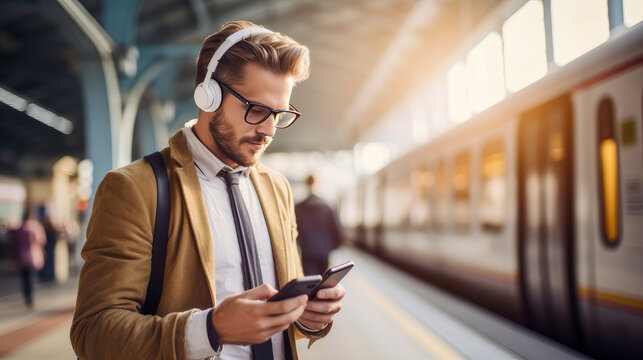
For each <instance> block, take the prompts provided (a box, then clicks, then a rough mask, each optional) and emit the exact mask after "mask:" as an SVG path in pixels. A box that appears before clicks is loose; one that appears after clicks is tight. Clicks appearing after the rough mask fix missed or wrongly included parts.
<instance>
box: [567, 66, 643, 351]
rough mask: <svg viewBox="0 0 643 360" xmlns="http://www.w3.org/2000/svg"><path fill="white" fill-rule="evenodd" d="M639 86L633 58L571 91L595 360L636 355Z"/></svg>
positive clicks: (641, 185)
mask: <svg viewBox="0 0 643 360" xmlns="http://www.w3.org/2000/svg"><path fill="white" fill-rule="evenodd" d="M642 84H643V58H641V57H639V58H638V60H637V62H635V63H632V65H631V66H630V67H623V68H621V71H619V72H614V73H613V74H612V76H610V77H606V78H603V79H601V81H598V82H596V83H592V84H590V86H587V87H585V88H582V89H580V90H579V91H576V92H575V94H574V104H575V108H574V109H575V114H577V115H578V116H577V118H576V124H577V129H579V130H580V131H578V133H577V134H576V136H577V149H578V152H577V154H578V155H579V156H578V159H579V162H578V163H577V166H576V169H577V174H578V178H577V181H576V182H577V188H579V189H581V191H580V192H577V194H578V195H579V196H578V199H577V205H576V206H577V213H576V216H577V222H576V224H577V226H576V229H577V230H578V231H577V234H578V236H577V239H578V242H579V250H580V251H579V253H578V255H579V257H578V259H579V260H580V261H581V262H582V263H579V267H578V269H579V275H580V276H579V277H578V279H579V283H578V294H579V308H580V310H581V315H582V317H581V320H582V321H583V323H582V324H583V329H587V330H586V336H587V339H588V341H587V342H588V345H589V349H588V350H590V352H591V354H592V355H595V356H597V357H599V358H618V359H640V358H641V354H643V341H641V334H643V236H641V234H642V233H643V130H642V129H643V119H642V116H643V86H642ZM583 263H584V264H583Z"/></svg>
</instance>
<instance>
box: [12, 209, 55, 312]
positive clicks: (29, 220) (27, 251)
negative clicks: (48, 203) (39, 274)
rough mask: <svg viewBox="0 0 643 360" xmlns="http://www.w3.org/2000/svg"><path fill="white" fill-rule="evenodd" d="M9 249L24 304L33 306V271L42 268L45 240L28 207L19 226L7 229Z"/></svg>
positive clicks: (42, 231)
mask: <svg viewBox="0 0 643 360" xmlns="http://www.w3.org/2000/svg"><path fill="white" fill-rule="evenodd" d="M7 237H8V239H9V249H10V255H11V258H12V259H13V261H14V264H15V266H16V268H18V270H19V271H20V279H21V283H22V287H21V289H22V295H23V297H24V299H25V304H26V305H27V306H28V307H33V281H34V272H36V271H38V270H40V269H42V268H43V266H44V264H45V251H44V250H43V247H44V246H45V242H46V240H47V238H46V235H45V229H44V227H43V226H42V225H41V224H40V222H38V220H36V219H34V218H33V217H32V215H31V211H30V209H29V207H28V206H27V208H26V209H25V213H24V216H23V218H22V224H21V225H20V227H19V228H17V229H14V230H9V232H8V234H7Z"/></svg>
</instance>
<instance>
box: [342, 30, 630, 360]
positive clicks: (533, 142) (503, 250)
mask: <svg viewBox="0 0 643 360" xmlns="http://www.w3.org/2000/svg"><path fill="white" fill-rule="evenodd" d="M642 113H643V26H642V25H641V24H638V25H636V26H633V27H631V28H630V29H628V30H627V31H622V32H620V33H618V34H616V35H612V36H611V37H610V39H609V40H608V41H606V42H605V43H603V44H602V45H600V46H598V47H596V48H595V49H593V50H591V51H589V52H588V53H586V54H584V55H583V56H580V57H579V58H577V59H575V60H573V61H571V62H569V63H568V64H566V65H565V66H562V67H560V68H558V69H556V70H555V71H549V72H548V73H547V74H546V75H545V76H544V77H542V78H541V79H540V80H537V81H536V82H534V83H532V84H531V85H529V86H527V87H525V88H523V89H521V90H520V91H516V92H514V93H511V94H509V95H508V96H506V97H505V98H504V99H503V100H501V101H499V102H497V103H496V104H494V105H493V106H491V107H489V108H487V109H486V110H484V111H481V112H479V113H477V114H474V115H473V116H472V117H471V118H470V119H468V120H467V121H465V122H463V123H461V124H458V125H457V126H455V127H453V128H452V129H450V130H448V131H446V132H445V133H443V134H442V135H440V136H437V137H436V138H434V139H431V140H430V141H428V142H427V143H425V144H422V145H420V146H418V147H416V148H415V149H413V150H411V151H409V152H407V153H406V154H404V155H402V156H400V157H398V158H396V159H395V160H394V161H392V162H390V163H389V164H387V165H386V166H384V167H383V168H382V169H380V170H379V171H377V172H376V173H374V174H371V175H368V176H363V177H361V178H360V179H359V180H358V181H357V182H356V184H355V185H354V186H351V187H350V188H349V189H347V190H346V191H345V192H344V193H343V195H342V196H341V198H340V201H339V203H338V212H339V217H340V221H341V222H342V224H343V226H344V229H345V236H346V240H347V241H348V242H350V243H353V244H355V245H357V246H359V247H361V248H363V249H365V250H367V251H370V252H372V253H374V254H376V255H377V256H380V257H382V258H384V259H386V260H388V261H391V262H393V263H395V264H397V265H399V266H401V267H404V268H406V269H408V270H410V271H413V272H415V273H417V274H419V275H421V276H423V277H425V278H427V279H429V280H431V281H433V282H435V283H437V284H439V285H441V286H443V287H445V288H447V289H449V290H451V291H453V292H455V293H456V294H458V295H460V296H462V297H464V298H466V299H468V300H470V301H472V302H475V303H478V304H480V305H482V306H485V307H487V308H489V309H491V310H493V311H496V312H497V313H499V314H501V315H504V316H506V317H507V318H510V319H512V320H514V321H516V322H518V323H520V324H523V325H525V326H527V327H530V328H532V329H534V330H536V331H538V332H540V333H542V334H544V335H546V336H549V337H551V338H552V339H555V340H557V341H559V342H561V343H563V344H565V345H567V346H570V347H573V348H575V349H579V350H580V351H582V352H584V353H586V354H588V355H590V356H593V357H596V358H604V359H617V358H624V359H634V358H636V359H640V358H642V357H643V121H642V115H643V114H642Z"/></svg>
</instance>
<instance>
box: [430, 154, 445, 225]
mask: <svg viewBox="0 0 643 360" xmlns="http://www.w3.org/2000/svg"><path fill="white" fill-rule="evenodd" d="M448 196H449V189H448V187H447V169H446V165H445V163H444V160H440V161H439V162H438V167H437V171H436V175H435V197H434V198H433V200H434V202H435V205H434V206H433V208H434V209H435V217H434V219H433V222H434V224H435V226H436V227H437V228H442V227H444V226H445V225H446V224H447V216H448V210H447V200H448Z"/></svg>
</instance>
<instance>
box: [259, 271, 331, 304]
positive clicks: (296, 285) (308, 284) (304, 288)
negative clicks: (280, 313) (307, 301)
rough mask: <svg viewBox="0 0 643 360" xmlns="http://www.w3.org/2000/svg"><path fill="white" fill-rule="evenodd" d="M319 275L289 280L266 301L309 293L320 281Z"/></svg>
mask: <svg viewBox="0 0 643 360" xmlns="http://www.w3.org/2000/svg"><path fill="white" fill-rule="evenodd" d="M321 280H322V277H321V276H320V275H309V276H304V277H300V278H298V279H294V280H291V281H290V282H289V283H288V284H286V285H284V287H282V288H281V290H279V292H278V293H276V294H275V295H273V296H272V297H271V298H269V299H268V301H280V300H285V299H288V298H291V297H295V296H299V295H306V294H309V293H310V291H311V290H312V289H314V288H315V287H316V286H317V285H319V283H320V282H321Z"/></svg>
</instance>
